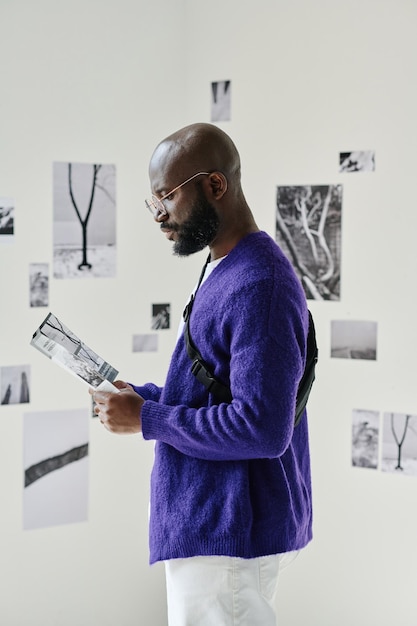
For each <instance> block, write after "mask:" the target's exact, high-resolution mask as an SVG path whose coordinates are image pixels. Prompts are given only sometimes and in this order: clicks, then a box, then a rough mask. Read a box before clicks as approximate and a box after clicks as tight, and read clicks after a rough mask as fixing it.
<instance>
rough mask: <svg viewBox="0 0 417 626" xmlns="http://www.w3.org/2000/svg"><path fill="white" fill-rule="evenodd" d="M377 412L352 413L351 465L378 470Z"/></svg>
mask: <svg viewBox="0 0 417 626" xmlns="http://www.w3.org/2000/svg"><path fill="white" fill-rule="evenodd" d="M379 418H380V414H379V411H364V410H361V409H354V410H353V411H352V465H353V467H366V468H370V469H377V468H378V450H379V421H380V420H379Z"/></svg>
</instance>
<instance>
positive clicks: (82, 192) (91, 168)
mask: <svg viewBox="0 0 417 626" xmlns="http://www.w3.org/2000/svg"><path fill="white" fill-rule="evenodd" d="M53 220H54V223H53V237H54V277H55V278H85V277H95V278H97V277H98V278H100V277H113V276H115V275H116V167H115V166H114V165H104V164H90V163H61V162H58V163H54V164H53Z"/></svg>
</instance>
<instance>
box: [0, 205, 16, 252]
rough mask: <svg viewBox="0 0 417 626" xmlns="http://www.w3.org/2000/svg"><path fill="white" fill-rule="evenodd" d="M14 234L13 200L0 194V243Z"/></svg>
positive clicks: (9, 239)
mask: <svg viewBox="0 0 417 626" xmlns="http://www.w3.org/2000/svg"><path fill="white" fill-rule="evenodd" d="M13 236H14V202H13V200H12V198H5V197H1V196H0V243H5V242H9V241H11V240H12V239H13Z"/></svg>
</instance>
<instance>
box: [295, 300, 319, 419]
mask: <svg viewBox="0 0 417 626" xmlns="http://www.w3.org/2000/svg"><path fill="white" fill-rule="evenodd" d="M318 358H319V351H318V348H317V342H316V329H315V327H314V321H313V316H312V315H311V312H310V311H309V312H308V335H307V356H306V366H305V369H304V374H303V375H302V377H301V380H300V382H299V384H298V391H297V401H296V405H295V419H294V426H297V424H298V423H299V422H300V420H301V416H302V414H303V412H304V409H305V408H306V404H307V400H308V397H309V395H310V391H311V387H312V386H313V383H314V380H315V378H316V363H317V361H318Z"/></svg>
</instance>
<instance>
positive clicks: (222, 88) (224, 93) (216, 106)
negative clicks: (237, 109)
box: [211, 80, 232, 122]
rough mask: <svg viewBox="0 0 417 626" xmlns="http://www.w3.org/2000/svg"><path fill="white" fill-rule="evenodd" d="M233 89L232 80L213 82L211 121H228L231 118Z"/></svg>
mask: <svg viewBox="0 0 417 626" xmlns="http://www.w3.org/2000/svg"><path fill="white" fill-rule="evenodd" d="M231 89H232V84H231V81H230V80H220V81H217V82H214V83H211V121H212V122H228V121H230V120H231Z"/></svg>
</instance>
